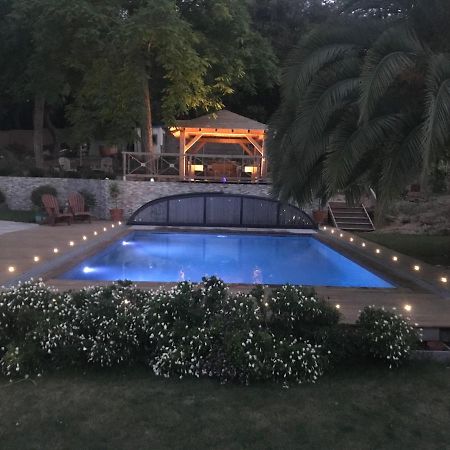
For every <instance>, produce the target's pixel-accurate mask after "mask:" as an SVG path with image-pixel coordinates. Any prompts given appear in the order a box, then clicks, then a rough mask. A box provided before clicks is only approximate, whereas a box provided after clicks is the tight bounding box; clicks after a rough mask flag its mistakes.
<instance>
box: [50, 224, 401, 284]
mask: <svg viewBox="0 0 450 450" xmlns="http://www.w3.org/2000/svg"><path fill="white" fill-rule="evenodd" d="M211 275H216V276H218V277H220V278H221V279H223V280H224V281H225V282H226V283H239V284H253V283H264V284H273V285H279V284H285V283H290V284H302V285H311V286H341V287H370V288H391V287H393V286H392V285H391V284H390V283H388V282H387V281H385V280H383V279H381V278H380V277H378V276H376V275H375V274H373V273H371V272H369V271H368V270H367V269H365V268H363V267H361V266H360V265H358V264H356V263H355V262H353V261H351V260H350V259H348V258H346V257H345V256H343V255H341V254H339V253H338V252H336V251H335V250H333V249H331V248H330V247H328V246H326V245H325V244H323V243H321V242H320V241H318V240H317V239H315V238H314V237H312V236H310V235H288V236H287V235H265V234H213V233H210V234H209V233H175V232H151V231H136V232H132V233H130V234H129V235H127V236H126V237H125V238H123V239H122V240H120V241H117V242H115V243H113V244H111V245H110V246H109V247H107V248H106V249H104V250H103V251H101V252H99V253H98V254H97V255H95V256H93V257H91V258H88V259H86V260H85V261H83V262H82V263H81V264H78V265H76V266H75V267H73V268H72V269H71V270H69V271H68V272H66V273H64V274H62V275H61V276H60V277H59V279H65V280H107V281H115V280H119V279H122V280H124V279H128V280H132V281H136V282H137V281H150V282H176V281H183V280H189V281H193V282H198V281H201V279H202V277H204V276H211Z"/></svg>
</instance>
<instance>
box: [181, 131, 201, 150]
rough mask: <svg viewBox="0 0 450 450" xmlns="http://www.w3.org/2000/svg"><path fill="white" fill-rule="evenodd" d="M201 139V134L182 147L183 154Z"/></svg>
mask: <svg viewBox="0 0 450 450" xmlns="http://www.w3.org/2000/svg"><path fill="white" fill-rule="evenodd" d="M202 137H203V134H197V135H196V136H194V137H193V138H192V139H191V140H190V141H189V142H187V143H186V145H185V146H184V152H185V153H186V152H188V151H189V150H190V149H191V148H192V146H193V145H195V143H196V142H198V141H199V140H200V139H201V138H202Z"/></svg>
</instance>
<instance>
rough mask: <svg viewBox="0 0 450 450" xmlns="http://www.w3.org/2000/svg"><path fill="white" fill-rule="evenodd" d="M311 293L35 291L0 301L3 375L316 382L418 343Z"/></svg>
mask: <svg viewBox="0 0 450 450" xmlns="http://www.w3.org/2000/svg"><path fill="white" fill-rule="evenodd" d="M339 318H340V317H339V312H338V310H337V309H336V308H335V307H333V306H332V305H331V304H329V303H327V302H326V301H325V300H323V299H320V298H318V296H317V295H316V294H315V292H314V291H312V290H309V289H304V288H301V287H296V286H289V285H287V286H282V287H280V288H279V289H276V290H274V291H271V292H269V291H268V290H265V289H264V288H263V287H261V286H256V287H255V288H254V289H253V290H252V291H251V292H250V293H248V294H243V293H237V294H232V293H230V291H229V289H228V288H227V287H226V285H225V284H224V283H223V282H222V281H221V280H219V279H217V278H214V277H212V278H208V279H204V280H203V282H202V283H200V284H198V285H194V284H191V283H187V282H183V283H179V284H178V285H177V286H176V287H174V288H172V289H159V290H153V291H144V290H140V289H137V288H136V287H134V286H132V285H131V284H130V283H126V282H119V283H117V284H114V285H112V286H109V287H90V288H86V289H84V290H82V291H80V292H65V293H59V292H57V291H55V290H52V289H50V288H49V287H47V286H45V285H44V284H43V283H34V282H29V283H25V284H22V285H19V286H17V287H14V288H11V289H8V290H4V291H3V292H1V293H0V370H1V371H2V372H3V373H4V374H5V375H7V376H9V377H15V376H32V375H36V374H41V373H42V372H43V371H45V370H56V369H61V368H67V367H70V366H77V367H111V366H117V365H133V364H142V363H144V364H147V365H148V366H149V367H151V368H152V370H153V372H154V373H155V374H156V375H162V376H165V377H171V376H177V377H183V376H196V377H202V376H206V377H213V378H216V379H219V380H221V381H222V382H230V381H234V382H239V383H243V384H249V383H251V382H255V381H261V380H272V381H276V382H281V383H284V384H287V383H302V382H315V381H316V380H317V379H318V378H319V377H320V376H321V375H322V374H323V373H324V372H325V371H326V370H327V368H328V367H330V366H331V365H333V364H336V363H338V362H342V361H345V360H347V359H349V358H366V357H373V358H377V359H380V360H382V361H385V362H386V363H387V364H388V365H389V366H390V367H393V366H396V365H398V364H400V363H401V362H402V361H404V360H405V359H406V358H408V356H409V354H410V351H411V349H412V347H413V345H414V344H415V343H416V342H417V340H418V336H417V334H416V331H415V330H414V328H413V327H412V326H411V325H410V324H409V322H408V321H406V320H405V319H403V318H402V317H401V316H399V315H396V314H393V313H391V312H387V311H384V310H381V309H376V308H366V309H365V310H364V311H362V313H361V315H360V318H359V320H358V326H357V327H348V326H345V325H342V324H340V323H339Z"/></svg>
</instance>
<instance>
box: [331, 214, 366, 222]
mask: <svg viewBox="0 0 450 450" xmlns="http://www.w3.org/2000/svg"><path fill="white" fill-rule="evenodd" d="M334 218H335V219H336V220H342V221H344V222H348V221H349V220H350V221H352V220H369V219H368V217H367V216H366V215H364V216H363V215H360V216H337V215H336V214H335V215H334Z"/></svg>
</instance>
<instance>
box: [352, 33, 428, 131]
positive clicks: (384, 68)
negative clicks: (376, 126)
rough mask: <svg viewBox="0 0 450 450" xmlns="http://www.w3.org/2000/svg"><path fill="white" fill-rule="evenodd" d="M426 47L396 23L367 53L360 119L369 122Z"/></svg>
mask: <svg viewBox="0 0 450 450" xmlns="http://www.w3.org/2000/svg"><path fill="white" fill-rule="evenodd" d="M424 51H425V50H424V48H423V46H422V44H421V42H420V40H419V38H418V37H417V35H416V34H415V32H414V31H413V30H411V29H410V28H409V27H406V26H403V25H402V26H396V27H392V28H390V29H388V30H386V31H385V32H384V33H383V34H382V35H381V36H380V38H379V39H378V40H377V41H376V42H375V44H374V45H373V47H372V48H371V49H370V50H369V52H368V53H367V56H366V58H365V61H364V66H363V70H362V75H361V79H362V82H361V99H360V110H361V112H360V122H361V123H364V122H367V121H368V120H369V119H370V118H371V117H372V115H373V113H374V112H375V109H376V107H377V105H378V103H379V101H380V100H381V99H382V97H383V96H384V95H385V94H386V92H387V90H388V89H389V87H390V86H391V85H392V84H393V82H394V81H395V80H396V79H397V78H398V76H399V75H400V74H402V73H404V72H406V71H408V70H413V68H414V66H415V64H416V57H417V56H418V55H420V54H422V53H423V52H424Z"/></svg>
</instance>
